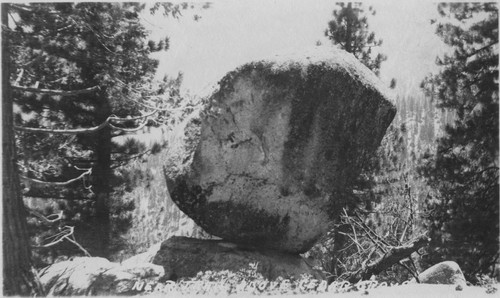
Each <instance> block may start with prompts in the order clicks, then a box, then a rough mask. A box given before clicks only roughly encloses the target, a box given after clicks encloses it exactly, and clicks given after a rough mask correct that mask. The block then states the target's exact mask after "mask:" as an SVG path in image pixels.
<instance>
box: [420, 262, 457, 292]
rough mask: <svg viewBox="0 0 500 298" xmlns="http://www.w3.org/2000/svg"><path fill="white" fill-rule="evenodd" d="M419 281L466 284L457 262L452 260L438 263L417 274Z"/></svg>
mask: <svg viewBox="0 0 500 298" xmlns="http://www.w3.org/2000/svg"><path fill="white" fill-rule="evenodd" d="M418 279H419V280H420V283H423V284H442V285H457V291H460V290H458V286H460V287H462V289H463V288H464V287H466V286H467V284H466V281H465V277H464V274H463V273H462V270H461V269H460V266H458V264H457V263H455V262H453V261H446V262H441V263H438V264H436V265H434V266H432V267H430V268H428V269H427V270H425V271H424V272H422V273H420V274H419V276H418Z"/></svg>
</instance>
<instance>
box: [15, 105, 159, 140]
mask: <svg viewBox="0 0 500 298" xmlns="http://www.w3.org/2000/svg"><path fill="white" fill-rule="evenodd" d="M157 112H158V110H156V111H153V112H151V113H149V114H146V115H143V116H138V117H131V118H119V117H116V116H109V117H108V118H107V119H106V120H105V121H104V122H103V123H101V124H99V125H98V126H94V127H89V128H75V129H52V128H35V127H23V126H14V129H16V130H19V131H27V132H35V133H54V134H65V135H77V134H90V133H95V132H98V131H100V130H101V129H103V128H105V127H107V126H109V127H111V128H113V129H117V130H122V131H129V132H132V131H137V130H140V129H142V128H143V127H144V126H146V124H145V123H147V121H144V123H142V124H141V125H140V126H139V127H138V128H132V129H128V128H121V127H117V126H114V125H113V124H111V123H110V122H111V121H116V122H126V121H133V120H138V119H146V118H148V117H150V116H152V115H154V114H156V113H157Z"/></svg>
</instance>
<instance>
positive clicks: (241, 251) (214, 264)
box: [153, 237, 324, 280]
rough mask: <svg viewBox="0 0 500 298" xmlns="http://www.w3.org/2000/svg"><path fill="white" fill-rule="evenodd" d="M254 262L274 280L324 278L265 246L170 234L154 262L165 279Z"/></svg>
mask: <svg viewBox="0 0 500 298" xmlns="http://www.w3.org/2000/svg"><path fill="white" fill-rule="evenodd" d="M250 263H254V264H255V263H256V264H257V272H259V273H261V274H262V275H263V276H264V277H265V278H267V279H269V280H274V279H276V278H278V277H279V276H281V277H283V278H288V277H292V276H293V277H295V278H299V277H300V275H302V274H310V275H312V276H313V277H315V278H317V279H324V275H323V273H321V272H320V271H317V270H315V269H313V268H312V266H311V265H310V264H309V263H307V262H306V260H304V259H303V258H302V257H301V256H300V255H295V254H289V253H286V252H279V251H273V250H265V249H252V248H250V247H240V246H238V245H237V244H235V243H231V242H227V241H224V240H203V239H195V238H187V237H172V238H170V239H168V240H166V241H164V242H163V243H162V244H161V248H160V250H159V251H158V252H157V254H156V256H155V257H154V259H153V264H157V265H161V266H163V267H164V269H165V278H166V279H174V280H175V279H179V278H189V277H195V276H196V275H197V274H198V273H199V272H204V271H212V272H214V271H223V270H228V271H232V272H238V271H239V270H241V269H245V268H248V266H249V264H250Z"/></svg>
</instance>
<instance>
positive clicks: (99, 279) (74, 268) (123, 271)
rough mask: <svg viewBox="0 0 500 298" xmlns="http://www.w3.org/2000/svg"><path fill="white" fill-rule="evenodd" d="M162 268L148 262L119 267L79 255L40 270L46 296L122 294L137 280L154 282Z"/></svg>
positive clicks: (159, 276) (101, 259) (115, 264)
mask: <svg viewBox="0 0 500 298" xmlns="http://www.w3.org/2000/svg"><path fill="white" fill-rule="evenodd" d="M163 276H164V270H163V267H161V266H157V265H153V264H150V263H142V264H135V265H134V266H122V265H120V264H117V263H111V262H110V261H108V260H106V259H104V258H90V257H81V258H74V259H73V260H71V261H63V262H59V263H55V264H53V265H51V266H49V267H47V268H45V269H43V270H42V271H41V272H40V282H41V283H42V285H43V286H44V288H45V290H46V291H47V293H48V295H49V296H83V295H85V296H88V295H123V294H130V293H132V289H133V286H134V284H135V283H136V282H137V281H138V280H147V281H151V282H156V281H158V280H159V279H160V278H162V277H163Z"/></svg>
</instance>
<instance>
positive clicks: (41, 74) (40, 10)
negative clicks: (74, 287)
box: [8, 3, 168, 256]
mask: <svg viewBox="0 0 500 298" xmlns="http://www.w3.org/2000/svg"><path fill="white" fill-rule="evenodd" d="M143 8H144V6H143V5H139V4H136V3H32V4H12V5H11V6H10V8H9V12H8V13H9V15H10V19H11V24H10V27H11V28H12V30H11V33H10V35H9V42H10V43H11V48H12V49H13V50H12V51H11V52H10V56H11V57H10V58H11V60H12V62H13V63H12V65H13V67H12V69H11V73H10V82H11V85H12V89H13V96H14V102H15V105H16V106H17V107H18V108H19V110H20V113H18V114H17V117H16V119H15V120H16V129H17V130H18V138H17V143H18V147H19V148H20V150H19V153H20V157H21V160H22V162H21V164H22V166H23V173H24V176H26V177H25V179H24V180H25V182H26V184H25V188H27V189H28V192H30V191H31V195H37V196H39V195H42V196H45V197H47V196H48V197H50V196H51V195H54V193H55V195H56V196H59V198H61V197H64V198H70V199H71V200H72V202H76V201H80V202H81V203H80V204H84V205H85V206H86V207H85V208H86V209H87V210H91V211H90V215H91V216H90V218H89V219H91V220H94V224H93V225H92V226H94V233H93V236H95V239H94V240H93V241H92V242H94V243H96V244H98V245H97V246H96V247H95V249H94V251H92V252H93V254H96V255H101V256H105V255H106V249H107V246H108V240H109V232H110V222H109V204H110V202H109V199H110V193H111V191H112V186H113V181H114V180H115V179H114V175H113V171H112V163H113V156H116V154H115V153H116V152H115V151H116V149H117V147H116V145H115V144H114V143H113V141H112V139H113V137H115V136H117V135H119V134H122V133H123V132H129V131H135V130H137V129H138V128H141V127H143V126H144V125H146V124H147V123H148V119H149V118H150V116H151V115H153V114H156V115H158V114H160V113H165V112H160V111H159V110H157V109H156V107H157V106H153V107H151V105H156V104H157V103H156V102H154V101H150V100H146V97H147V96H151V95H154V94H153V92H152V91H149V90H148V89H152V88H151V87H152V86H153V85H154V84H153V83H152V81H151V79H152V77H153V75H154V72H155V69H156V66H157V63H158V62H157V61H155V60H153V59H151V58H150V57H149V54H150V53H151V51H152V50H158V49H164V48H166V46H165V41H163V46H160V45H159V44H158V45H157V44H156V43H154V42H150V43H148V42H147V40H146V38H147V32H146V30H145V28H144V27H143V26H142V24H141V23H140V20H139V15H138V14H139V12H140V11H141V10H142V9H143ZM165 12H166V13H167V11H165ZM156 87H157V88H156V90H161V89H162V88H160V87H158V86H156ZM158 92H159V93H162V92H163V93H168V90H163V91H158ZM139 124H140V125H139ZM138 125H139V126H138ZM137 126H138V127H137ZM75 177H80V178H81V179H73V178H75ZM30 184H31V185H32V187H30V186H29V185H30ZM60 186H63V187H66V186H71V188H70V191H68V190H67V189H66V192H65V193H61V194H59V195H58V194H57V193H58V192H59V191H57V190H58V188H60ZM52 188H56V191H55V192H54V191H52V192H51V191H50V189H52ZM47 190H49V191H48V192H47Z"/></svg>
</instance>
